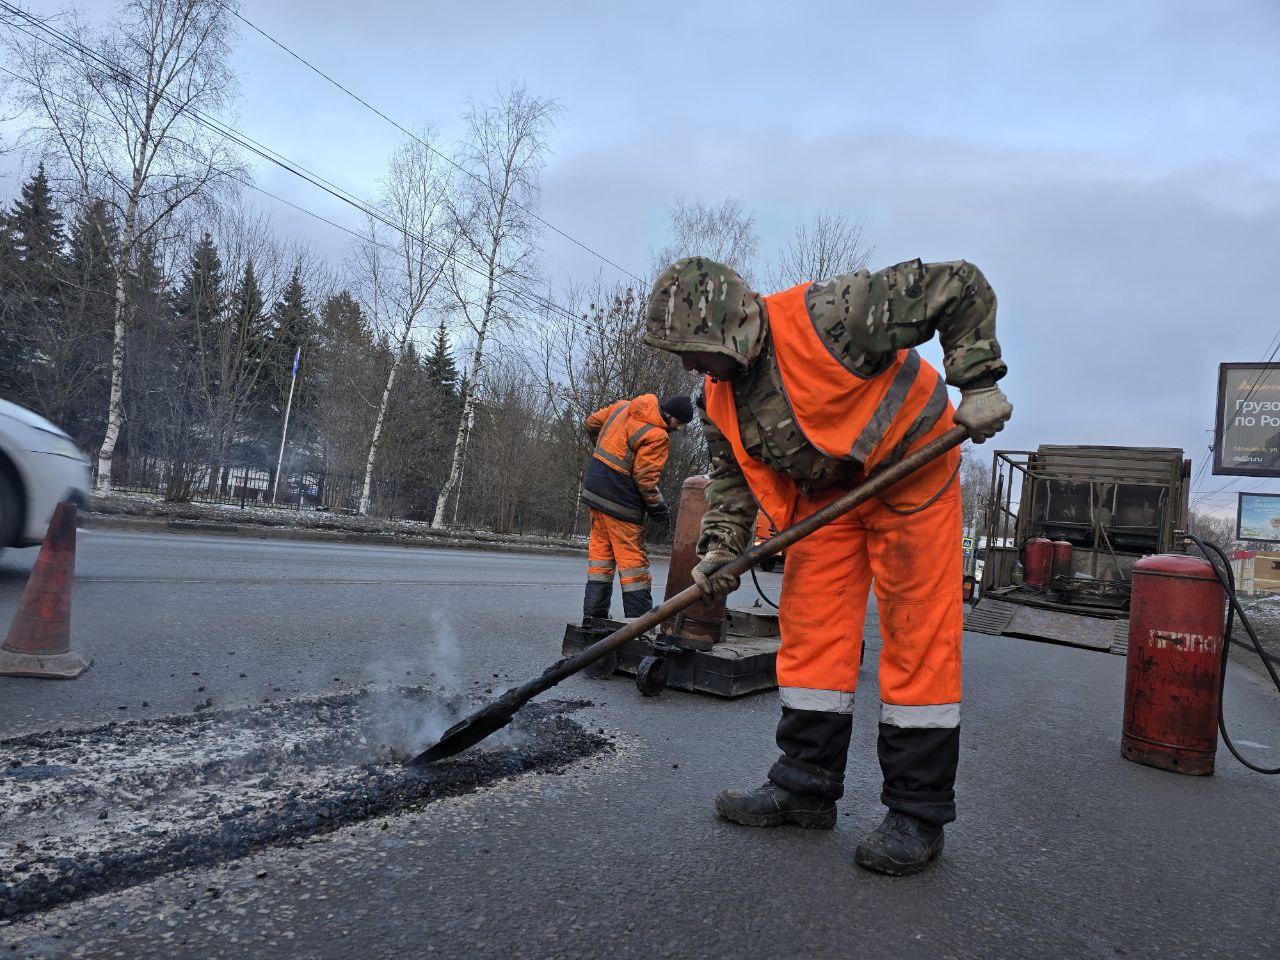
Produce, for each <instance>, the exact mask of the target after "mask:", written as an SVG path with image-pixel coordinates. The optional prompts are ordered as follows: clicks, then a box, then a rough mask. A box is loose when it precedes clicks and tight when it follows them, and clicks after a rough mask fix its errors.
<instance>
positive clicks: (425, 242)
mask: <svg viewBox="0 0 1280 960" xmlns="http://www.w3.org/2000/svg"><path fill="white" fill-rule="evenodd" d="M430 137H431V134H430V133H424V134H423V135H421V136H419V137H417V138H415V139H409V140H406V141H405V142H404V143H403V144H401V145H400V147H398V148H397V149H396V151H395V153H394V154H392V157H391V161H390V164H389V166H388V169H387V174H386V176H385V177H384V178H383V180H382V189H381V196H380V198H379V204H378V209H377V215H376V216H374V215H370V218H369V223H368V227H367V228H366V237H365V240H364V241H363V242H361V243H360V244H359V245H358V247H357V254H356V256H357V260H358V270H359V272H360V274H361V275H362V279H363V292H364V300H365V312H366V313H367V314H368V315H369V316H370V317H371V318H372V319H373V322H374V324H375V326H379V327H381V328H382V329H384V330H387V331H388V334H389V336H390V338H391V342H392V343H393V344H394V347H393V353H392V362H391V367H390V370H389V371H388V373H387V380H386V383H385V384H384V385H383V388H382V398H381V401H380V402H379V404H378V415H377V417H375V418H374V421H373V431H372V435H371V436H370V438H369V453H368V456H366V457H365V465H364V484H363V486H362V488H361V493H360V508H359V510H360V513H361V514H366V513H368V512H369V505H370V500H371V491H372V488H373V466H374V462H375V461H376V459H377V456H378V445H379V443H380V442H381V439H382V428H383V424H384V423H385V421H386V417H387V407H388V405H389V404H390V401H391V392H392V390H393V389H394V388H395V384H396V379H397V377H398V376H399V373H400V368H401V365H402V363H403V361H404V357H405V353H406V349H407V347H408V346H409V339H410V337H411V336H412V334H413V331H414V329H415V327H417V326H418V324H419V322H420V320H421V319H422V316H423V314H424V313H425V312H426V310H427V307H428V305H429V304H430V302H431V300H432V297H433V295H434V294H435V293H436V290H437V286H439V284H440V281H441V280H442V278H443V277H444V276H445V273H446V270H447V269H448V267H449V265H450V264H452V263H453V259H452V258H453V256H454V252H455V250H456V248H457V243H458V239H457V238H458V232H457V230H456V229H455V226H456V224H455V218H454V216H453V210H452V207H451V205H450V198H449V181H448V178H447V177H446V176H445V175H444V173H443V171H442V169H441V161H440V159H439V158H440V153H439V152H438V151H437V150H436V149H435V148H433V147H432V146H430V143H431V140H430Z"/></svg>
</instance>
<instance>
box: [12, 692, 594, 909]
mask: <svg viewBox="0 0 1280 960" xmlns="http://www.w3.org/2000/svg"><path fill="white" fill-rule="evenodd" d="M365 693H366V691H356V692H352V693H348V694H343V695H339V696H337V697H332V698H327V699H329V700H330V701H331V702H334V703H340V702H343V701H346V702H350V701H353V700H354V699H356V698H359V697H361V696H363V695H364V694H365ZM589 704H590V701H548V702H545V703H537V704H530V705H529V706H528V707H526V708H525V709H524V710H522V711H521V713H520V714H519V715H518V716H517V718H516V721H515V723H516V724H518V725H519V727H520V729H521V731H522V732H524V733H526V734H527V737H526V738H525V742H524V743H523V744H522V745H521V746H519V747H513V748H506V749H500V750H484V751H479V750H472V751H468V752H467V753H464V754H462V755H461V756H459V757H456V758H451V759H448V760H445V761H441V762H438V763H436V764H433V765H432V766H431V767H429V768H427V769H425V770H415V769H412V768H409V767H406V766H403V765H400V764H394V763H388V764H373V763H371V764H366V765H363V766H360V767H353V768H351V769H352V771H353V773H355V776H354V777H353V780H352V782H350V783H348V784H345V785H343V786H342V787H341V788H340V789H339V790H338V792H337V793H336V794H332V793H331V794H330V795H328V796H326V797H325V798H324V800H323V801H321V802H319V803H313V804H308V803H307V797H306V796H305V795H301V796H295V795H286V796H285V797H283V798H282V799H283V802H282V804H281V806H280V808H279V809H277V810H273V811H270V812H269V813H267V814H266V816H264V817H262V818H260V819H258V818H250V817H249V816H248V814H249V813H251V812H252V811H251V810H249V809H245V810H242V811H241V812H242V813H244V814H245V815H246V816H245V817H243V818H236V819H231V820H227V821H225V822H223V824H222V825H221V826H220V827H219V829H218V830H217V832H216V833H203V834H201V833H179V834H177V835H170V836H166V837H164V838H163V839H160V838H154V837H153V838H143V837H139V841H140V843H139V845H138V846H137V847H135V848H133V849H130V850H123V851H117V852H112V853H107V854H103V855H101V856H99V857H98V858H97V859H90V858H89V857H88V856H86V855H85V854H83V853H81V854H78V855H77V857H76V858H70V857H68V858H61V859H59V860H58V861H57V862H56V864H55V867H56V870H54V871H50V872H48V873H46V872H45V871H44V870H41V869H30V868H29V869H28V870H27V871H24V873H25V875H24V876H19V874H18V873H17V871H15V869H14V867H15V866H16V864H5V865H3V867H2V868H0V869H3V872H0V918H2V919H4V920H8V921H19V920H22V919H24V918H25V919H31V918H33V915H35V914H37V913H39V912H42V911H45V910H49V909H51V908H53V907H57V906H61V905H63V904H66V903H70V902H73V901H77V900H82V899H85V898H88V897H92V896H96V895H98V894H102V893H106V892H109V891H113V890H123V889H127V888H129V887H133V886H137V885H138V884H142V883H146V882H147V881H149V880H153V879H156V878H157V877H160V876H163V875H165V874H168V873H172V872H175V871H178V870H185V869H189V868H193V867H195V868H199V867H208V866H213V865H216V864H220V863H226V862H230V861H233V860H237V859H239V858H241V857H244V856H246V855H248V854H250V853H253V852H254V851H257V850H260V849H262V848H264V847H270V846H281V845H289V846H297V845H300V844H301V843H303V842H305V841H306V840H307V839H309V838H311V837H315V836H318V835H323V834H327V833H332V832H334V831H335V830H340V829H342V828H343V827H346V826H349V825H351V824H355V823H359V822H362V821H364V820H369V819H373V818H375V817H380V816H385V815H389V814H396V813H404V812H409V811H415V810H420V809H422V808H423V807H425V806H427V805H428V804H430V803H432V802H434V801H436V800H442V799H445V798H449V797H456V796H461V795H464V794H469V793H475V792H477V791H479V790H481V789H482V788H484V787H486V786H489V785H491V784H494V783H497V782H499V781H502V780H507V779H511V778H513V777H516V776H519V775H520V774H523V773H526V772H529V771H535V770H536V771H540V772H542V773H551V774H554V773H560V772H562V771H563V770H564V769H565V768H566V767H567V766H569V765H570V764H572V763H574V762H576V761H578V760H581V759H583V758H585V757H589V756H592V755H594V754H596V753H599V752H601V751H603V750H612V749H613V744H612V742H611V741H610V740H609V739H608V738H607V737H605V736H603V735H602V732H600V733H592V732H590V731H588V730H587V729H585V728H584V727H583V726H582V725H581V724H578V723H576V722H575V721H573V720H570V719H569V718H568V717H566V716H564V715H563V714H564V713H565V712H566V711H570V710H577V709H581V708H582V707H583V706H587V705H589ZM253 709H254V708H242V709H239V710H227V711H217V712H211V713H208V714H191V715H177V716H172V717H161V718H156V719H155V720H135V721H129V722H127V723H115V722H112V723H107V724H104V725H101V726H97V727H92V728H86V729H83V730H77V731H69V732H68V731H62V730H57V731H54V732H53V733H44V734H26V735H24V736H20V737H14V738H11V739H8V740H0V749H23V750H31V749H33V748H40V747H49V746H52V745H65V744H66V742H67V741H71V740H80V739H84V738H91V737H92V736H94V735H102V734H109V733H113V732H117V731H119V730H121V729H122V728H129V727H138V726H150V727H154V726H168V727H175V728H178V727H184V726H189V725H193V724H204V723H208V722H210V721H211V720H215V719H222V720H227V719H235V718H238V717H240V716H242V715H245V714H248V713H250V711H252V710H253ZM85 762H87V763H92V757H91V756H88V757H86V758H85ZM202 772H204V773H205V774H206V777H212V776H213V775H215V773H216V767H215V768H214V769H210V770H205V771H202ZM151 832H158V831H151ZM145 839H153V840H157V841H158V842H156V843H153V844H151V845H150V846H148V845H146V844H145V843H144V842H143V841H144V840H145Z"/></svg>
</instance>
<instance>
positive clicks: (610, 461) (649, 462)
mask: <svg viewBox="0 0 1280 960" xmlns="http://www.w3.org/2000/svg"><path fill="white" fill-rule="evenodd" d="M692 419H693V403H692V402H691V401H690V400H689V398H688V397H686V396H678V397H669V398H668V399H666V400H663V401H662V403H658V398H657V397H656V396H654V395H653V394H652V393H646V394H642V395H641V396H638V397H636V398H635V399H634V400H619V401H618V402H617V403H613V404H610V405H609V406H607V407H603V408H601V409H599V410H597V411H596V412H595V413H593V414H591V416H589V417H587V424H586V426H587V433H588V434H589V435H590V437H591V439H592V440H594V441H595V444H596V448H595V450H594V451H593V452H592V454H591V462H590V464H589V465H588V466H587V475H586V478H585V479H584V480H583V484H582V499H583V501H584V502H585V503H586V504H587V506H588V507H590V508H591V540H590V543H589V544H588V546H587V591H586V597H585V599H584V600H583V603H582V615H583V617H607V616H609V602H610V600H611V599H612V597H613V576H614V573H617V575H618V580H619V581H620V582H621V583H622V613H623V616H626V617H638V616H640V615H642V614H645V613H648V612H649V610H650V609H651V608H652V607H653V591H652V582H653V578H652V577H650V576H649V554H648V551H647V550H645V546H644V518H645V515H646V514H647V515H649V516H651V517H653V518H654V519H655V520H657V521H659V522H666V521H667V520H668V519H669V518H670V511H669V510H668V508H667V504H666V502H665V501H664V500H663V499H662V492H661V491H660V490H659V489H658V478H659V477H661V476H662V468H663V467H665V466H666V465H667V452H668V450H669V448H670V434H671V433H673V432H675V431H677V430H679V429H680V428H681V427H683V426H684V425H685V424H687V423H689V421H691V420H692Z"/></svg>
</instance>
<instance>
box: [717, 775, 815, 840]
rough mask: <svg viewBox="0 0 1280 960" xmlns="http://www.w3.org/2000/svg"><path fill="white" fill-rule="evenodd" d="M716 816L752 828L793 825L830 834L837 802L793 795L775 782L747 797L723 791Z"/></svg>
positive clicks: (718, 799) (718, 800)
mask: <svg viewBox="0 0 1280 960" xmlns="http://www.w3.org/2000/svg"><path fill="white" fill-rule="evenodd" d="M716 813H718V814H720V816H722V817H724V818H725V819H726V820H732V821H733V822H734V823H741V824H743V825H744V826H748V827H781V826H783V825H784V824H788V823H789V824H793V825H795V826H797V827H804V828H805V829H807V830H830V829H831V828H832V827H834V826H835V825H836V804H835V801H834V800H828V799H826V798H825V797H814V796H807V795H804V794H799V793H792V792H791V791H790V790H788V789H786V788H785V787H780V786H778V785H777V784H776V783H774V782H773V781H772V780H770V781H767V782H766V783H765V785H764V786H763V787H757V788H756V789H755V790H751V791H749V792H747V793H743V792H742V791H741V790H724V791H722V792H721V793H720V795H719V796H718V797H716Z"/></svg>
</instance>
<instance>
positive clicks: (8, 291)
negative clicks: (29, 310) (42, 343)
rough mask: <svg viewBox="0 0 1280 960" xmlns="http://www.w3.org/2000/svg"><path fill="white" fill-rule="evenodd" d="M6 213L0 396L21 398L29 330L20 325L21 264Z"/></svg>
mask: <svg viewBox="0 0 1280 960" xmlns="http://www.w3.org/2000/svg"><path fill="white" fill-rule="evenodd" d="M20 265H21V263H20V261H19V259H18V250H17V246H16V244H15V243H14V240H13V230H12V229H11V227H10V224H9V215H8V213H6V212H5V211H3V210H0V398H4V399H6V400H13V401H15V402H16V401H20V400H21V395H20V393H21V391H20V388H19V384H20V383H21V382H22V380H23V379H24V378H23V376H22V372H23V370H24V369H25V366H26V357H27V345H28V343H29V341H30V331H27V330H25V329H24V328H23V326H22V311H21V309H20V306H21V298H20V297H19V296H18V295H17V293H18V285H17V278H18V271H19V268H20Z"/></svg>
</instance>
